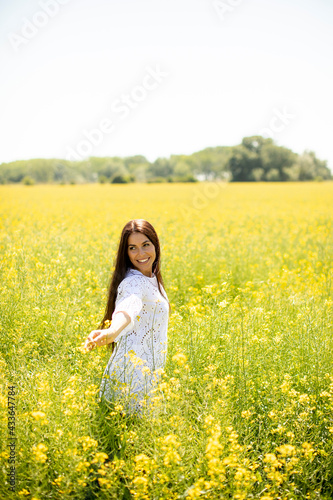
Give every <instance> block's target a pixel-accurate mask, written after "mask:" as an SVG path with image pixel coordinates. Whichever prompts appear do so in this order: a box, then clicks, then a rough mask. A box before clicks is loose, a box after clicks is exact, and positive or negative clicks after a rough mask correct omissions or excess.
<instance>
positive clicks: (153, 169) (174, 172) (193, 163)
mask: <svg viewBox="0 0 333 500" xmlns="http://www.w3.org/2000/svg"><path fill="white" fill-rule="evenodd" d="M329 179H332V174H331V171H330V170H329V168H328V166H327V162H326V161H325V160H320V159H318V158H317V157H316V155H315V153H314V152H313V151H304V153H303V154H297V153H295V152H293V151H292V150H290V149H288V148H285V147H282V146H278V145H276V144H275V143H274V141H273V140H272V139H271V138H264V137H262V136H252V137H244V139H243V140H242V142H241V144H239V145H237V146H217V147H210V148H206V149H203V150H201V151H198V152H196V153H193V154H191V155H171V156H170V157H169V158H157V159H156V160H155V161H154V162H149V161H148V160H147V159H146V158H145V157H144V156H141V155H136V156H128V157H124V158H121V157H105V158H100V157H96V156H95V157H90V158H89V159H87V160H82V161H68V160H59V159H32V160H21V161H14V162H10V163H2V164H1V165H0V183H1V184H6V183H24V184H35V183H58V184H77V183H87V182H100V183H107V182H110V183H118V184H120V183H128V182H196V181H198V180H227V181H230V182H258V181H261V182H263V181H264V182H265V181H279V182H281V181H310V180H329Z"/></svg>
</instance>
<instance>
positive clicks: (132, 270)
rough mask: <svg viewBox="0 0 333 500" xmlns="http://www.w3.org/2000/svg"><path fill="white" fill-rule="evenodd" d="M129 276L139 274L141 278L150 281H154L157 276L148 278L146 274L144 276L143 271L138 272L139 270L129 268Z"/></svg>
mask: <svg viewBox="0 0 333 500" xmlns="http://www.w3.org/2000/svg"><path fill="white" fill-rule="evenodd" d="M126 274H127V275H128V274H137V275H139V276H144V277H145V278H147V279H149V280H153V279H155V278H156V276H155V274H154V273H153V275H152V276H151V277H149V276H146V275H145V274H143V273H142V272H141V271H138V270H137V269H132V268H128V269H127V273H126Z"/></svg>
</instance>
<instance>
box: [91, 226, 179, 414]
mask: <svg viewBox="0 0 333 500" xmlns="http://www.w3.org/2000/svg"><path fill="white" fill-rule="evenodd" d="M160 255H161V254H160V244H159V240H158V236H157V234H156V231H155V229H154V228H153V226H152V225H151V224H150V223H149V222H147V221H146V220H144V219H134V220H131V221H129V222H128V223H127V224H126V225H125V227H124V228H123V230H122V233H121V237H120V243H119V248H118V252H117V257H116V260H115V269H114V272H113V276H112V278H111V284H110V287H109V294H108V301H107V305H106V309H105V315H104V318H103V320H102V323H101V325H100V327H101V328H103V326H104V325H105V323H107V322H108V320H109V322H110V320H112V322H111V325H110V327H109V328H106V329H100V330H93V331H92V332H91V333H90V335H89V336H88V338H87V340H86V344H85V347H86V348H87V349H88V350H91V349H93V348H94V347H96V346H103V345H106V344H112V347H113V349H112V351H113V352H112V355H111V357H110V360H109V362H108V364H107V367H106V369H105V371H104V375H103V378H102V382H101V387H100V397H101V399H103V398H105V399H106V400H107V401H110V402H111V401H112V402H116V401H122V402H123V403H124V405H125V410H126V411H127V413H130V414H133V413H136V414H140V412H141V410H142V408H143V406H145V405H149V400H150V398H151V397H152V395H153V394H152V393H151V389H152V388H153V386H154V384H155V382H157V380H158V378H159V376H160V373H161V370H160V369H161V368H164V365H165V360H166V353H167V328H168V319H169V307H170V306H169V301H168V297H167V294H166V292H165V290H164V284H163V280H162V275H161V270H160Z"/></svg>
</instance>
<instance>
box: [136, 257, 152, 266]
mask: <svg viewBox="0 0 333 500" xmlns="http://www.w3.org/2000/svg"><path fill="white" fill-rule="evenodd" d="M148 260H149V257H148V259H145V260H138V262H140V264H144V263H145V262H148Z"/></svg>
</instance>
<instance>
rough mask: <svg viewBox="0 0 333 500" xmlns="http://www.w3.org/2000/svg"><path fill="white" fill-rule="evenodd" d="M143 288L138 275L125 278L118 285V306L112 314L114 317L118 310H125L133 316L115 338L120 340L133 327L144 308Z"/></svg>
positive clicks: (116, 340)
mask: <svg viewBox="0 0 333 500" xmlns="http://www.w3.org/2000/svg"><path fill="white" fill-rule="evenodd" d="M142 299H143V288H142V283H141V280H140V279H137V278H136V277H132V278H125V279H123V281H122V282H121V283H120V285H119V286H118V290H117V298H116V307H115V310H114V311H113V314H112V319H113V318H114V316H115V314H117V313H118V312H121V311H122V312H125V313H127V314H128V315H129V317H130V318H131V322H130V323H129V324H128V325H127V326H126V327H125V328H124V329H123V330H122V331H121V332H120V334H119V335H118V336H117V338H116V339H115V342H118V341H119V340H120V338H121V337H122V336H123V335H124V334H125V333H127V332H129V331H130V330H132V329H133V327H134V322H135V319H136V316H138V315H139V313H140V311H141V309H142Z"/></svg>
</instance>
